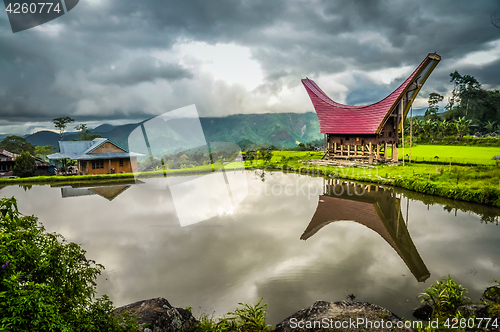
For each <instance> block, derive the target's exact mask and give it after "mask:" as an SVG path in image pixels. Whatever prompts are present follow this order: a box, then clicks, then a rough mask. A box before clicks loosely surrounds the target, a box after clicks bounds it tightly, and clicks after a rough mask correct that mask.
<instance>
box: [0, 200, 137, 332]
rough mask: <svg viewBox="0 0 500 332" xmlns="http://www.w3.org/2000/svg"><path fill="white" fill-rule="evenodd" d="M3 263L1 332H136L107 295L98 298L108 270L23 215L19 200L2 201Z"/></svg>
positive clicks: (0, 248) (0, 237) (0, 253)
mask: <svg viewBox="0 0 500 332" xmlns="http://www.w3.org/2000/svg"><path fill="white" fill-rule="evenodd" d="M0 264H1V269H0V317H1V321H0V324H1V325H0V331H2V330H4V331H64V332H70V331H84V332H86V331H89V332H90V331H137V324H136V323H135V321H134V320H132V319H131V318H130V317H128V316H121V317H115V316H114V314H113V304H112V302H111V301H110V300H109V298H108V297H106V296H103V297H102V298H99V299H94V297H95V294H96V284H95V279H96V277H97V276H98V275H99V274H100V273H101V271H102V269H103V268H104V267H103V266H102V265H100V264H96V263H95V262H94V261H92V260H89V259H87V258H86V257H85V250H83V249H82V248H80V246H78V245H77V244H76V243H68V242H66V241H65V240H64V238H63V237H62V236H61V235H59V234H55V233H47V232H46V231H45V228H44V227H43V226H42V225H41V224H39V223H38V219H37V218H36V217H35V216H23V215H21V213H19V211H18V208H17V202H16V200H15V198H14V197H12V198H10V199H7V198H2V199H0Z"/></svg>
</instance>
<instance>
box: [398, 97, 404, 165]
mask: <svg viewBox="0 0 500 332" xmlns="http://www.w3.org/2000/svg"><path fill="white" fill-rule="evenodd" d="M399 105H400V106H399V108H400V110H401V137H402V139H401V141H402V144H403V166H404V165H405V127H404V119H405V114H404V106H403V98H401V101H400V102H399Z"/></svg>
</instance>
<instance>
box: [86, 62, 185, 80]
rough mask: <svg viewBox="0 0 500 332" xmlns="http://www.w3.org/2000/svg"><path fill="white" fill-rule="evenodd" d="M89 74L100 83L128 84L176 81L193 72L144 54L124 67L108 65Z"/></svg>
mask: <svg viewBox="0 0 500 332" xmlns="http://www.w3.org/2000/svg"><path fill="white" fill-rule="evenodd" d="M89 76H90V78H91V79H93V80H94V81H96V82H99V83H103V84H116V85H120V86H128V85H136V84H139V83H143V82H154V81H156V80H158V79H164V80H167V81H176V80H179V79H182V78H191V77H192V74H191V73H190V72H189V71H188V70H186V69H185V68H183V67H181V66H179V65H177V64H171V63H163V62H161V61H158V60H157V59H155V58H153V57H150V56H143V57H140V58H137V59H135V60H133V61H131V62H130V63H129V64H128V65H125V66H123V67H120V66H118V67H108V68H105V69H103V70H98V71H95V72H94V73H92V74H91V75H89Z"/></svg>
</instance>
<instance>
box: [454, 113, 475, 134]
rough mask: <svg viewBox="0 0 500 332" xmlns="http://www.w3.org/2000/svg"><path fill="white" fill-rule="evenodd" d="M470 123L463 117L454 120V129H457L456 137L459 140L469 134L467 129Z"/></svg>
mask: <svg viewBox="0 0 500 332" xmlns="http://www.w3.org/2000/svg"><path fill="white" fill-rule="evenodd" d="M471 123H472V121H471V120H467V119H466V118H465V116H463V117H459V118H458V119H457V120H455V128H456V129H457V135H458V137H459V138H460V137H463V136H464V135H465V134H468V133H469V127H470V124H471Z"/></svg>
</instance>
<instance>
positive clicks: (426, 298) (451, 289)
mask: <svg viewBox="0 0 500 332" xmlns="http://www.w3.org/2000/svg"><path fill="white" fill-rule="evenodd" d="M465 293H467V289H466V288H464V287H462V285H459V284H458V283H457V282H456V281H454V280H453V279H452V278H451V277H450V276H449V275H448V277H447V278H443V279H441V281H437V282H436V284H435V285H431V286H430V287H429V288H427V289H426V290H424V292H423V293H420V295H419V297H420V298H421V302H422V303H423V302H427V303H429V304H430V305H431V306H432V308H433V313H432V315H433V317H436V318H448V317H451V316H453V315H455V313H456V311H457V309H458V307H459V306H461V305H463V304H465V303H466V302H468V301H469V300H470V299H469V298H468V297H466V296H465V295H464V294H465Z"/></svg>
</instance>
